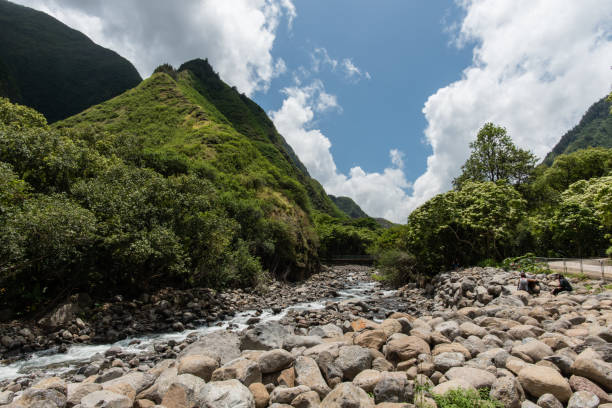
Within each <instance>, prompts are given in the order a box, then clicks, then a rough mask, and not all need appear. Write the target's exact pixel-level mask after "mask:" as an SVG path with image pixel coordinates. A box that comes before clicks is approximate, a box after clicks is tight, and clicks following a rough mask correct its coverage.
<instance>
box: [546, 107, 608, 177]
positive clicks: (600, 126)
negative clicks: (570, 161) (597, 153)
mask: <svg viewBox="0 0 612 408" xmlns="http://www.w3.org/2000/svg"><path fill="white" fill-rule="evenodd" d="M611 107H612V102H611V101H610V100H609V99H607V98H606V97H604V98H602V99H600V100H599V101H597V102H595V103H594V104H593V105H591V107H589V109H588V110H587V111H586V113H585V114H584V116H583V117H582V119H581V120H580V122H579V123H578V124H577V125H576V126H575V127H574V128H573V129H571V130H570V131H568V132H567V133H566V134H564V135H563V136H562V137H561V140H560V141H559V143H557V145H556V146H555V147H554V148H553V149H552V151H551V152H550V153H548V155H546V158H545V159H544V164H546V165H547V166H550V165H551V164H552V163H553V161H554V159H555V157H557V156H559V155H560V154H563V153H572V152H575V151H576V150H579V149H586V148H587V147H607V148H612V115H610V108H611Z"/></svg>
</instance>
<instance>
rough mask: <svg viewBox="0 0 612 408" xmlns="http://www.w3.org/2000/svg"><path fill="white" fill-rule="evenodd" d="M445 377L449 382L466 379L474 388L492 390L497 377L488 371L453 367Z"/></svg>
mask: <svg viewBox="0 0 612 408" xmlns="http://www.w3.org/2000/svg"><path fill="white" fill-rule="evenodd" d="M444 376H445V377H446V378H448V379H449V380H458V379H464V380H466V381H467V382H469V383H470V384H471V385H472V386H473V387H474V388H476V389H479V388H491V387H492V386H493V383H494V382H495V375H494V374H491V373H490V372H488V371H486V370H481V369H479V368H471V367H453V368H451V369H449V370H448V371H447V372H446V373H445V374H444Z"/></svg>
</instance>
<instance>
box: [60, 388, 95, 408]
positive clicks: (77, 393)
mask: <svg viewBox="0 0 612 408" xmlns="http://www.w3.org/2000/svg"><path fill="white" fill-rule="evenodd" d="M101 389H102V386H101V385H100V384H95V383H89V384H83V383H71V384H68V386H67V387H66V391H67V394H66V397H67V398H68V399H67V400H66V406H67V407H68V408H70V407H73V406H75V405H78V404H80V403H81V398H83V397H84V396H86V395H87V394H91V393H92V392H96V391H100V390H101Z"/></svg>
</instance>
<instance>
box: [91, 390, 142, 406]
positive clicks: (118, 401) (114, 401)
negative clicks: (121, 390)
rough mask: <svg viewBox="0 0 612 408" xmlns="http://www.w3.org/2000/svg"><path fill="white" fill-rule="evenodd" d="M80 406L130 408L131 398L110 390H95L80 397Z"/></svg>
mask: <svg viewBox="0 0 612 408" xmlns="http://www.w3.org/2000/svg"><path fill="white" fill-rule="evenodd" d="M81 407H82V408H132V400H131V399H129V398H128V397H126V396H125V395H122V394H117V393H114V392H111V391H95V392H92V393H91V394H88V395H86V396H84V397H83V398H82V399H81Z"/></svg>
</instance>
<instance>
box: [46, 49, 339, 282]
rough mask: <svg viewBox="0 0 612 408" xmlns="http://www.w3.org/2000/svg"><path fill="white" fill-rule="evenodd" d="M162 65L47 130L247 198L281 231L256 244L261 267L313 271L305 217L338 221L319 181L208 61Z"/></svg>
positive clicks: (313, 238) (287, 272)
mask: <svg viewBox="0 0 612 408" xmlns="http://www.w3.org/2000/svg"><path fill="white" fill-rule="evenodd" d="M160 71H161V72H157V73H155V74H153V75H152V76H151V77H150V78H148V79H146V80H145V81H143V82H142V83H141V84H139V85H138V86H137V87H136V88H134V89H131V90H129V91H127V92H125V93H123V94H121V95H119V96H117V97H115V98H113V99H111V100H109V101H106V102H104V103H102V104H99V105H95V106H92V107H90V108H89V109H87V110H85V111H84V112H81V113H80V114H78V115H75V116H73V117H70V118H67V119H65V120H63V121H61V122H58V123H56V124H55V125H54V127H55V128H56V129H58V130H63V131H75V133H76V134H82V133H85V134H89V135H97V136H95V137H96V138H98V140H96V141H95V142H94V143H95V144H97V145H106V144H110V147H109V149H108V151H109V153H110V152H112V154H117V155H119V156H120V157H121V158H122V159H123V160H126V161H127V162H130V163H133V164H135V165H137V166H141V167H149V168H152V169H154V170H155V171H157V172H159V173H161V174H164V175H166V176H171V175H178V174H184V173H193V174H197V175H199V176H200V177H204V178H207V179H209V180H211V181H212V182H213V184H214V185H215V186H216V187H217V188H218V189H219V190H220V191H221V192H223V194H226V195H227V196H228V197H231V199H230V200H231V201H234V202H240V201H241V200H244V201H245V202H249V203H250V204H249V207H253V208H252V209H251V210H248V211H255V208H258V209H261V211H262V213H261V214H260V215H259V216H258V217H263V218H264V219H267V220H268V221H270V222H275V223H276V226H277V227H278V228H279V234H281V235H280V236H277V237H276V238H275V239H274V242H275V245H274V246H273V248H274V250H273V251H272V252H270V250H269V249H266V248H264V247H261V248H255V249H254V251H255V252H256V254H257V255H258V256H259V257H260V259H261V260H262V264H263V265H262V266H263V267H264V268H265V269H268V270H270V271H271V272H272V273H273V274H275V275H277V276H284V277H293V278H297V277H302V276H305V275H307V274H310V273H312V272H314V271H315V270H316V269H317V268H318V257H317V246H318V244H317V235H316V231H315V229H314V221H313V220H312V218H311V215H312V214H313V212H320V213H325V214H329V215H331V216H333V217H343V214H342V213H341V212H340V210H339V209H338V208H337V207H336V206H335V205H334V204H333V202H332V201H331V200H330V199H329V197H328V196H327V194H326V193H325V191H324V190H323V188H322V187H321V185H320V184H319V183H318V182H317V181H316V180H314V179H312V178H311V177H310V176H309V175H308V173H307V171H306V169H305V168H304V166H303V165H302V164H301V163H300V162H299V160H298V159H297V157H296V156H295V153H294V152H293V151H292V150H291V149H290V148H289V146H288V145H287V144H286V142H285V141H284V139H283V138H282V136H280V135H279V134H278V132H277V131H276V129H275V128H274V125H273V124H272V122H271V121H270V120H269V119H268V118H267V116H266V115H265V113H264V111H263V110H262V109H261V108H260V107H259V106H257V105H256V104H255V103H254V102H252V101H251V100H250V99H248V98H247V97H246V96H244V95H240V94H239V93H238V92H237V91H236V90H235V89H233V88H231V87H229V86H228V85H227V84H225V83H224V82H223V81H221V79H220V78H219V76H218V75H217V74H216V73H215V72H214V71H213V70H212V68H211V67H210V65H209V64H208V62H207V61H204V60H193V61H189V62H187V63H185V64H183V65H182V66H181V68H180V69H179V70H178V71H174V70H167V69H166V71H167V72H164V70H160ZM99 135H104V136H99ZM77 137H83V136H77ZM237 211H238V210H237ZM242 216H244V214H237V215H236V217H238V218H240V217H242ZM250 223H251V221H249V222H248V223H247V224H244V223H243V229H244V230H248V229H249V228H251V227H252V226H251V225H250ZM253 223H255V221H253ZM283 245H284V246H285V248H284V249H283V248H281V247H282V246H283ZM283 253H284V255H283ZM279 257H280V258H279Z"/></svg>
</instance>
